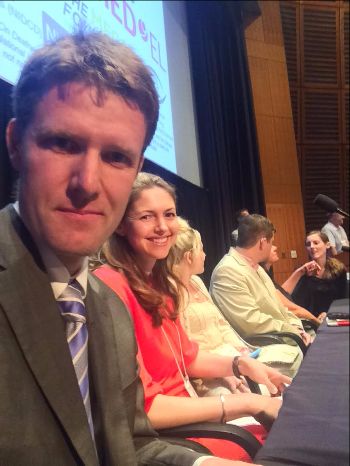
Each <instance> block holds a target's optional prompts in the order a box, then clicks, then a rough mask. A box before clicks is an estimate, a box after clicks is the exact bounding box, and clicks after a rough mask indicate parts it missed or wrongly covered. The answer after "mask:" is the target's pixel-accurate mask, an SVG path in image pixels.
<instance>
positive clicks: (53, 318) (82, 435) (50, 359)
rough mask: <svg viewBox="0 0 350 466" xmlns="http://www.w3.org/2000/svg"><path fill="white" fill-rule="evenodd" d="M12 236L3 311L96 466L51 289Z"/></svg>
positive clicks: (1, 291) (0, 288) (50, 398)
mask: <svg viewBox="0 0 350 466" xmlns="http://www.w3.org/2000/svg"><path fill="white" fill-rule="evenodd" d="M10 233H12V234H11V237H10V238H7V242H8V245H9V251H10V252H9V254H8V255H7V257H6V251H5V258H6V260H5V263H6V265H5V266H4V265H3V264H0V265H1V266H2V267H3V270H2V271H1V280H0V302H1V306H2V307H3V309H4V312H5V314H6V315H7V318H8V321H9V323H10V326H11V327H12V330H13V332H14V334H15V336H16V339H17V341H18V345H19V347H20V348H21V350H22V352H23V355H24V358H25V359H26V361H27V364H28V366H29V367H30V369H31V371H32V373H33V377H34V378H35V380H36V382H37V384H38V386H39V388H40V390H41V391H42V393H43V396H44V397H45V398H46V400H47V402H48V404H49V405H50V407H51V409H52V410H53V411H54V413H55V414H56V416H57V418H58V419H59V421H60V423H61V424H62V427H63V429H64V430H65V431H66V434H67V435H68V437H69V438H70V440H71V442H72V444H73V446H74V448H75V449H76V451H77V453H78V455H79V456H80V457H81V459H82V460H83V462H84V464H86V465H94V464H96V461H92V460H91V459H93V458H94V457H95V458H96V455H95V453H94V446H93V442H92V440H91V436H90V432H89V427H88V423H87V419H86V414H85V410H84V406H83V403H82V399H81V395H80V391H79V387H78V384H77V381H76V375H75V371H74V367H73V365H72V361H71V356H70V353H69V348H68V345H67V342H66V339H65V332H64V327H63V322H62V319H61V316H60V313H59V310H58V306H57V304H56V302H55V300H54V297H53V293H52V290H51V286H50V283H49V281H48V278H47V275H46V273H45V271H43V270H41V269H40V267H38V265H37V263H36V262H35V261H34V260H33V257H32V255H31V254H29V253H28V251H27V249H25V248H24V246H23V244H22V243H21V241H20V240H19V238H18V237H17V235H16V233H15V231H14V230H12V232H10ZM5 242H6V241H5ZM43 303H45V304H44V305H43ZM49 460H50V459H48V461H49Z"/></svg>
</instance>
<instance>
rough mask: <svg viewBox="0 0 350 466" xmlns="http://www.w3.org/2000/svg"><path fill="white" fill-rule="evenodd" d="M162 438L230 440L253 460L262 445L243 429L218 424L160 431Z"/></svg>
mask: <svg viewBox="0 0 350 466" xmlns="http://www.w3.org/2000/svg"><path fill="white" fill-rule="evenodd" d="M158 434H159V435H160V437H176V438H187V437H191V438H213V439H221V440H229V441H231V442H233V443H236V444H237V445H239V446H240V447H242V448H243V449H244V450H245V451H246V452H247V453H248V454H249V455H250V457H251V458H254V456H255V455H256V454H257V452H258V450H259V449H260V447H261V443H260V442H259V441H258V440H257V439H256V438H255V437H254V435H253V434H251V433H250V432H249V431H248V430H245V429H244V428H243V427H239V426H235V425H232V424H220V423H218V422H200V423H195V424H187V425H184V426H178V427H171V428H169V429H160V430H158Z"/></svg>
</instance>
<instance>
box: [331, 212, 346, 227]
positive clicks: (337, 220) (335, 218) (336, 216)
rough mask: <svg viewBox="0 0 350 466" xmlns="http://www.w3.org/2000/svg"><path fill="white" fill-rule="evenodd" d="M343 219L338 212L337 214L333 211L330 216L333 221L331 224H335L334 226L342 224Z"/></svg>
mask: <svg viewBox="0 0 350 466" xmlns="http://www.w3.org/2000/svg"><path fill="white" fill-rule="evenodd" d="M343 221H344V217H343V216H342V215H340V214H338V212H334V213H333V214H332V216H331V222H332V223H333V225H335V226H336V227H339V226H341V225H343Z"/></svg>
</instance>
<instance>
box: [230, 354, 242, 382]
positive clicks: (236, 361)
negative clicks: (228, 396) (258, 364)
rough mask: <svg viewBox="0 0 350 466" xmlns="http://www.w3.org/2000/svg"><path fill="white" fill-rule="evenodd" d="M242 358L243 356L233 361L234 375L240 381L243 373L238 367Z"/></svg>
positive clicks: (236, 357)
mask: <svg viewBox="0 0 350 466" xmlns="http://www.w3.org/2000/svg"><path fill="white" fill-rule="evenodd" d="M240 357H241V356H235V357H234V358H233V361H232V372H233V375H234V376H235V377H237V378H238V379H239V378H240V377H241V373H240V371H239V367H238V364H239V358H240Z"/></svg>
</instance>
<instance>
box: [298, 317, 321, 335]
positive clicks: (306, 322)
mask: <svg viewBox="0 0 350 466" xmlns="http://www.w3.org/2000/svg"><path fill="white" fill-rule="evenodd" d="M301 322H302V324H303V327H304V329H305V330H307V329H311V330H313V331H314V332H315V333H316V332H317V330H318V327H319V325H318V324H316V322H314V321H312V320H309V319H301Z"/></svg>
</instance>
